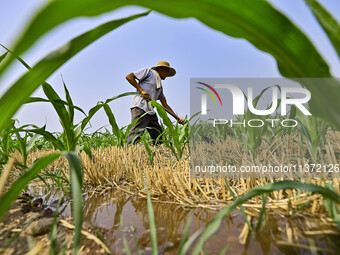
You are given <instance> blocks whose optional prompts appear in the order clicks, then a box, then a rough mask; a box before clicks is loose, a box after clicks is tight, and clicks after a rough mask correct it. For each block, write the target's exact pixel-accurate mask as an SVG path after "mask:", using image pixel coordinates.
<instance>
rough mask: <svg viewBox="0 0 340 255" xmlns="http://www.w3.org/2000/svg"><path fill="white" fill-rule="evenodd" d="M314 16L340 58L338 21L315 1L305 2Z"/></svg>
mask: <svg viewBox="0 0 340 255" xmlns="http://www.w3.org/2000/svg"><path fill="white" fill-rule="evenodd" d="M305 2H306V3H307V4H308V6H309V8H310V9H311V10H312V12H313V14H314V16H315V17H316V19H317V20H318V22H319V24H320V25H321V26H322V28H323V30H325V32H326V33H327V35H328V38H329V39H330V41H331V42H332V44H333V46H334V48H335V50H336V51H337V53H338V56H339V57H340V25H339V23H338V21H337V20H336V19H335V18H334V17H333V16H332V15H331V14H330V13H329V12H328V11H327V10H326V9H325V8H324V7H323V6H322V5H321V4H320V3H319V2H318V1H316V0H305Z"/></svg>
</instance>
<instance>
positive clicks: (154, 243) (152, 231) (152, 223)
mask: <svg viewBox="0 0 340 255" xmlns="http://www.w3.org/2000/svg"><path fill="white" fill-rule="evenodd" d="M147 206H148V216H149V224H150V236H151V247H152V255H157V254H158V250H157V234H156V223H155V215H154V212H153V207H152V202H151V197H150V191H148V198H147Z"/></svg>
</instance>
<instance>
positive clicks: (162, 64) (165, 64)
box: [151, 61, 176, 77]
mask: <svg viewBox="0 0 340 255" xmlns="http://www.w3.org/2000/svg"><path fill="white" fill-rule="evenodd" d="M157 67H167V68H169V74H168V76H167V77H171V76H174V75H175V74H176V70H175V69H174V68H172V67H170V64H169V62H167V61H159V62H158V64H157V65H156V66H153V67H151V68H152V69H157Z"/></svg>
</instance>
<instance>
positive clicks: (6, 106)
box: [0, 0, 340, 254]
mask: <svg viewBox="0 0 340 255" xmlns="http://www.w3.org/2000/svg"><path fill="white" fill-rule="evenodd" d="M305 2H306V3H307V5H308V7H309V8H310V9H311V11H312V12H313V13H314V15H315V17H316V19H317V20H318V22H319V23H320V24H321V26H322V27H323V29H324V30H325V32H326V34H327V35H328V37H329V40H330V42H331V43H332V44H333V46H334V49H335V50H336V51H337V53H338V55H340V44H339V41H340V40H339V33H338V32H337V31H339V30H340V26H339V24H338V23H337V22H336V20H335V19H333V18H332V16H331V15H330V14H329V13H328V12H327V11H326V10H325V9H324V8H323V7H322V6H321V5H320V4H319V3H318V2H317V1H315V0H305ZM134 4H137V5H140V6H143V7H146V8H149V9H151V10H154V11H157V12H160V13H163V14H165V15H168V16H171V17H175V18H186V17H193V18H196V19H198V20H200V21H201V22H203V23H204V24H206V25H208V26H209V27H211V28H213V29H216V30H218V31H221V32H223V33H225V34H227V35H231V36H234V37H238V38H244V39H246V40H248V41H249V42H251V43H252V44H253V45H254V46H255V47H257V48H258V49H260V50H262V51H265V52H267V53H269V54H271V55H272V56H273V57H274V58H275V59H276V61H277V63H278V66H279V70H280V72H281V74H282V76H284V77H287V78H292V77H294V78H306V77H307V78H315V77H318V78H319V77H321V78H325V77H327V78H330V77H331V74H330V72H329V67H328V65H327V63H326V62H325V60H324V59H323V58H322V57H321V56H320V54H319V52H318V51H317V50H316V49H315V47H314V46H313V44H312V43H311V42H310V40H309V38H308V37H307V36H306V35H305V34H304V33H303V32H302V31H301V30H299V29H298V28H297V27H296V26H295V25H294V24H293V23H292V22H291V21H290V20H289V19H288V18H287V17H285V16H284V15H283V14H281V13H280V12H278V11H277V10H276V9H275V8H274V7H273V6H272V5H270V4H269V3H268V2H267V1H262V0H256V1H254V0H247V1H242V2H238V3H232V2H231V1H225V2H220V1H214V0H211V1H208V0H202V1H201V0H200V1H195V2H192V1H180V2H179V1H168V2H162V3H160V2H159V1H151V0H150V1H144V2H143V3H140V2H136V1H114V2H112V1H106V0H100V1H97V2H96V3H94V2H91V1H78V0H74V5H69V3H68V1H66V0H59V1H51V2H49V3H48V4H47V5H46V6H45V7H44V8H43V9H41V10H40V12H39V13H38V14H37V15H36V16H35V17H34V18H33V20H32V22H31V23H30V25H29V26H28V27H27V29H26V31H25V32H24V33H23V34H22V35H21V37H20V39H19V40H18V41H17V43H16V44H15V45H14V46H13V47H12V48H11V49H9V48H7V47H5V46H4V45H1V46H2V48H3V53H1V52H0V77H1V76H2V75H3V74H4V73H5V71H6V70H7V69H8V67H9V66H10V64H11V63H12V62H13V61H19V62H20V63H21V64H22V65H23V66H24V67H25V68H27V72H26V73H25V74H24V75H23V76H22V77H20V78H19V79H18V80H17V81H16V82H14V83H13V84H12V85H11V86H10V87H9V88H8V90H7V91H6V92H4V93H3V94H2V95H1V98H0V112H1V118H0V174H1V175H0V204H1V206H0V219H5V218H6V217H8V213H9V212H11V211H13V209H11V206H12V205H13V204H14V203H18V200H19V199H23V197H25V196H26V197H27V196H29V194H25V193H27V192H28V193H29V190H30V189H32V187H33V188H34V187H38V186H44V187H46V188H47V189H49V190H53V191H55V190H60V191H62V192H63V193H64V194H67V196H69V197H71V198H72V199H71V200H70V201H71V202H70V203H71V209H70V210H71V215H72V218H71V220H70V221H69V222H67V221H65V220H63V219H61V218H59V217H58V211H59V209H60V202H58V205H57V206H56V209H55V211H54V212H53V217H52V219H53V220H52V222H51V229H49V239H48V240H47V241H46V240H45V243H44V244H42V243H41V242H39V243H37V242H35V241H34V238H33V239H30V238H27V240H28V241H27V242H28V243H29V245H28V247H29V249H28V250H26V251H25V252H28V251H30V252H31V254H37V253H39V252H41V251H43V252H44V253H46V254H47V253H48V254H58V253H64V252H67V253H73V254H78V253H80V254H89V253H91V252H90V251H88V250H87V248H88V247H90V245H89V244H88V242H89V241H88V240H92V241H94V242H95V243H96V244H97V245H99V247H101V250H100V252H102V253H111V252H112V250H110V249H108V248H107V245H106V241H105V240H102V238H99V237H97V236H96V235H95V233H92V232H91V231H90V230H88V229H87V228H86V226H85V225H84V224H85V223H84V221H83V213H84V207H85V208H86V207H87V206H88V204H86V197H92V196H94V194H97V193H100V194H103V193H104V194H105V192H108V190H115V191H120V192H123V193H126V194H129V195H131V196H136V197H138V198H139V199H142V200H144V202H145V203H146V204H147V205H146V208H147V210H146V215H147V218H148V221H147V222H148V225H149V229H150V231H149V233H148V239H149V240H150V247H151V249H150V250H149V251H148V252H146V253H147V254H158V252H159V251H160V247H159V246H158V243H157V238H158V237H159V236H158V234H157V231H158V230H157V222H158V221H157V220H155V216H157V215H158V214H159V213H158V212H159V211H158V210H159V209H157V208H158V207H157V204H162V205H164V206H163V207H167V206H169V210H171V209H170V208H172V207H171V206H172V205H174V204H175V205H177V206H180V207H183V208H200V209H202V210H203V209H204V210H210V211H213V212H214V217H212V218H209V220H208V221H207V222H205V223H206V225H205V227H204V228H201V229H198V230H197V231H196V232H194V233H192V232H190V231H189V230H190V225H191V224H192V222H193V221H191V220H190V219H188V220H185V221H184V223H183V224H182V225H181V226H179V225H180V224H179V225H178V226H177V227H178V228H179V227H180V228H181V229H182V230H181V231H182V235H181V238H180V240H179V242H178V244H177V245H176V247H175V248H176V249H175V250H174V251H173V252H172V253H176V254H188V253H190V254H212V253H209V250H206V247H207V246H206V245H207V244H208V243H209V240H210V238H211V237H214V234H215V233H216V232H217V231H218V230H219V227H220V226H221V224H222V223H224V222H225V221H228V219H229V218H228V217H229V216H230V215H232V213H233V211H234V210H235V209H237V210H239V212H240V214H241V215H242V217H243V218H242V219H243V223H242V224H243V228H242V231H241V232H240V233H238V238H239V239H238V240H239V243H240V244H242V245H246V246H247V243H248V241H249V239H250V238H251V236H254V235H256V236H260V237H261V235H262V237H263V235H264V232H263V230H264V229H265V228H266V227H267V226H268V224H269V221H268V217H269V215H274V216H275V217H277V218H283V219H288V218H290V219H292V222H293V223H292V224H288V223H287V224H285V225H284V226H282V225H280V226H279V225H278V226H277V227H276V229H277V231H280V233H281V235H282V240H281V241H279V242H277V243H278V245H282V246H287V247H291V250H289V251H291V252H294V253H304V252H307V253H308V254H309V253H310V254H318V253H322V254H332V253H336V247H338V246H339V233H340V211H339V210H340V207H339V204H340V181H339V179H338V178H335V177H332V176H327V177H325V178H312V176H311V178H296V177H295V178H289V179H287V178H286V179H280V178H268V177H263V178H226V177H220V178H191V177H190V157H192V156H193V155H194V156H195V158H202V156H200V155H206V154H202V153H203V150H205V149H207V148H208V149H209V151H210V153H211V154H210V155H213V156H216V157H218V158H221V157H222V158H227V160H228V161H229V162H232V163H233V164H235V165H256V164H259V163H262V164H264V163H270V164H283V165H284V164H289V163H299V164H300V163H301V164H305V163H313V162H318V163H322V164H333V165H339V163H340V132H339V129H340V115H339V113H340V104H338V97H339V96H340V84H339V83H338V81H336V80H335V83H334V82H333V83H325V84H324V86H323V87H320V86H316V85H315V84H313V82H310V83H306V84H305V86H306V88H307V89H308V90H309V91H310V92H311V94H312V95H318V97H312V99H311V100H310V102H309V106H308V107H309V109H310V111H311V113H312V114H313V115H312V116H308V117H305V116H303V115H301V114H300V113H299V111H298V110H297V109H294V108H292V109H291V110H290V112H289V113H288V114H289V117H290V118H294V119H296V120H297V121H298V126H297V127H296V128H294V129H285V128H282V127H277V128H271V127H269V126H265V127H263V128H261V129H254V128H249V127H248V128H244V127H242V126H239V127H238V128H229V127H228V126H226V125H224V126H222V125H221V126H219V127H218V128H214V129H212V128H211V126H210V125H209V124H207V123H204V122H199V121H196V122H194V121H193V118H194V116H192V118H191V119H186V121H185V124H184V125H183V126H180V125H179V124H178V123H176V124H174V123H172V122H171V120H170V119H169V117H168V116H167V114H166V112H165V110H164V109H163V108H162V106H161V105H159V104H158V103H157V102H155V101H151V104H152V105H153V106H154V107H155V108H156V109H157V112H158V115H159V116H160V120H161V121H162V126H163V130H164V133H163V138H162V139H163V141H162V142H163V143H162V145H160V146H154V145H152V142H151V141H150V137H149V135H148V134H147V132H145V134H144V135H143V136H142V139H141V142H140V143H139V144H138V145H130V146H127V145H126V141H127V136H128V133H129V130H130V128H131V127H132V125H133V124H134V123H131V124H130V125H129V126H126V127H122V128H120V127H118V125H117V122H116V119H115V116H114V114H113V111H112V109H111V107H110V105H109V103H110V102H111V101H113V100H119V98H122V97H126V96H132V95H134V94H136V93H135V92H127V93H124V94H120V95H117V96H114V97H112V98H109V99H107V100H106V101H103V102H98V103H97V104H96V105H95V106H94V107H93V108H91V109H90V110H89V111H88V112H87V113H85V112H84V110H82V108H81V107H79V106H76V105H74V103H73V101H72V97H71V95H70V93H69V91H68V89H67V86H66V84H67V81H65V82H64V91H65V96H60V95H58V94H57V93H56V91H55V90H54V88H53V86H52V85H51V84H49V83H47V82H46V79H47V78H48V77H49V76H51V75H52V74H53V73H54V72H55V71H56V70H57V69H58V68H59V67H60V66H62V65H63V64H65V63H66V62H67V61H68V60H69V59H71V58H72V57H73V56H75V55H76V54H77V53H78V52H80V51H81V50H83V49H84V48H86V47H87V46H88V45H90V44H91V43H92V42H94V41H96V40H97V39H99V38H100V37H102V36H103V35H105V34H107V33H108V32H111V31H112V30H114V29H115V28H117V27H120V26H122V25H123V24H125V23H127V22H129V21H132V20H135V19H138V18H140V17H142V16H146V15H147V14H148V13H149V12H145V13H142V14H138V15H134V16H131V17H128V18H125V19H121V20H113V21H110V22H107V23H105V24H102V25H100V26H98V27H96V28H94V29H92V30H90V31H88V32H86V33H83V34H82V35H80V36H77V37H75V38H74V39H73V40H71V41H70V42H68V43H67V44H66V45H65V46H63V47H61V48H60V49H57V50H55V51H54V52H52V53H50V54H49V55H48V56H46V57H45V58H43V59H42V60H41V61H39V62H38V63H37V64H35V65H34V66H33V67H30V66H29V65H28V64H27V63H26V62H25V60H24V59H22V58H21V57H20V56H22V55H23V53H24V52H26V51H27V50H28V49H29V48H31V47H32V46H33V45H34V43H35V42H36V41H37V40H38V39H39V38H40V37H41V36H42V35H44V34H45V33H47V32H49V31H50V30H51V29H52V28H54V27H55V26H57V25H58V24H61V23H63V22H65V21H67V20H71V19H73V18H76V17H79V16H96V15H99V14H102V13H105V12H108V11H112V10H115V9H117V8H119V7H122V6H125V5H134ZM176 4H181V6H182V8H176V7H175V6H176ZM255 6H256V7H255ZM60 8H66V9H68V10H69V11H68V12H67V13H60V15H59V16H51V15H49V14H51V13H54V12H58V10H60ZM259 14H261V19H260V20H259V18H258V17H259ZM47 17H48V18H47ZM232 17H234V18H232ZM42 24H44V26H42ZM264 24H265V25H264ZM267 24H270V26H268V25H267ZM282 26H284V28H285V30H286V31H287V33H290V34H291V35H292V36H291V37H289V38H288V39H287V38H286V37H284V35H283V34H282V33H281V32H280V31H281V29H280V28H282ZM263 38H266V39H267V40H263ZM290 40H291V41H290ZM273 42H274V43H273ZM306 52H308V61H305V58H306V56H307V55H306ZM39 86H42V88H43V91H44V93H45V96H46V97H45V98H37V97H31V95H32V93H33V92H34V91H35V90H36V89H37V88H38V87H39ZM18 91H20V93H18ZM261 95H262V93H261V94H260V95H259V96H258V100H260V99H261ZM63 98H65V99H63ZM37 102H40V103H45V104H52V105H53V108H54V110H55V111H56V113H57V114H58V116H59V120H60V123H61V126H62V130H63V131H62V132H60V133H52V132H49V131H48V130H46V127H45V126H43V127H38V126H35V125H33V124H31V125H24V126H19V125H18V123H17V122H16V120H14V119H13V116H14V115H15V113H16V112H17V111H18V109H19V108H20V107H21V106H22V105H23V104H29V103H30V104H32V103H37ZM102 110H104V111H105V113H106V116H107V119H108V123H109V124H110V129H109V130H108V129H106V128H102V129H100V130H98V131H96V132H94V133H92V134H88V133H86V132H85V130H86V128H87V127H88V126H89V124H90V121H91V119H92V117H93V116H94V115H95V114H96V113H97V112H98V111H102ZM76 111H78V112H80V113H82V114H83V116H84V118H83V120H82V121H80V122H79V123H75V120H74V116H75V112H76ZM251 117H252V116H251V113H249V112H247V113H246V114H245V115H244V116H243V117H239V120H242V118H244V119H246V120H247V118H251ZM274 117H275V118H278V119H279V118H281V117H280V116H274ZM257 118H258V117H257ZM193 144H194V145H195V146H194V147H193V146H192V145H193ZM200 146H203V147H200ZM202 148H203V149H202ZM337 169H338V168H337ZM60 200H61V199H59V201H60ZM32 204H34V203H32V202H31V205H32ZM166 217H167V216H164V218H166ZM299 217H305V218H306V219H305V221H304V222H303V224H302V225H303V226H304V227H303V231H302V234H301V230H300V229H297V228H296V227H295V224H294V220H296V221H298V219H299ZM313 220H314V221H315V220H316V222H317V223H315V222H314V221H313ZM312 221H313V224H312V223H311V222H312ZM70 222H71V223H70ZM0 224H1V225H0V226H2V230H1V232H0V233H4V231H5V225H4V224H3V223H2V222H1V223H0ZM30 224H33V220H31V221H29V222H28V223H27V222H26V225H25V226H22V227H20V228H14V229H11V231H12V232H11V233H12V234H11V235H10V236H9V237H6V238H5V239H4V238H3V237H1V239H0V243H1V242H2V243H3V244H2V247H0V253H3V254H6V253H8V252H9V251H10V250H9V249H10V247H11V244H12V243H15V240H16V238H18V237H19V236H20V234H21V233H22V232H24V230H25V229H26V228H28V227H29V225H30ZM59 225H62V226H64V227H65V228H67V229H68V231H69V232H67V233H68V234H65V236H66V237H65V236H63V237H60V234H59V232H58V231H59V229H60V228H59ZM57 226H58V227H57ZM329 235H330V236H331V238H328V237H329ZM0 236H1V234H0ZM310 236H313V237H315V236H317V237H318V238H319V237H320V238H324V239H327V240H328V241H327V243H326V244H325V243H324V242H323V243H322V242H321V246H322V247H320V245H319V243H318V241H316V239H313V238H310ZM99 239H100V240H99ZM3 240H5V241H6V242H3ZM247 240H248V241H247ZM301 240H302V241H304V242H302V243H301V242H300V241H301ZM305 240H307V242H306V241H305ZM40 241H41V240H40ZM123 244H124V253H126V254H131V253H134V252H135V251H134V250H133V248H132V247H130V245H129V244H128V242H127V241H126V239H124V238H123ZM230 245H231V244H228V243H227V242H226V243H222V244H220V245H219V247H218V248H220V252H221V254H224V253H226V252H227V251H228V249H230V250H232V247H230ZM324 246H326V247H324ZM131 249H132V250H133V251H132V252H131ZM249 252H251V251H249ZM161 253H162V252H161ZM263 253H265V252H263ZM281 253H286V252H285V251H284V250H281Z"/></svg>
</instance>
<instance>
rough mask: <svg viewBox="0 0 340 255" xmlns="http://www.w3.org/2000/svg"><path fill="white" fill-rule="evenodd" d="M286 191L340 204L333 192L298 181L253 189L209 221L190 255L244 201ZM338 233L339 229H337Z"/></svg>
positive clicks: (199, 247) (195, 252)
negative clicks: (314, 194)
mask: <svg viewBox="0 0 340 255" xmlns="http://www.w3.org/2000/svg"><path fill="white" fill-rule="evenodd" d="M286 189H298V190H306V191H310V192H315V193H318V194H321V195H323V196H324V197H325V198H327V199H329V200H332V201H334V202H336V203H340V196H339V195H338V194H336V193H335V192H334V191H332V190H330V189H328V188H324V187H320V186H318V185H314V184H310V183H301V182H298V181H291V180H286V181H278V182H273V183H269V184H267V185H264V186H261V187H256V188H253V189H252V190H251V191H249V192H247V193H246V194H244V195H243V196H242V197H240V198H238V199H237V200H236V201H234V203H232V204H231V205H229V206H227V207H225V208H224V209H223V210H222V211H220V212H219V213H218V214H217V215H216V217H215V218H214V219H213V220H212V221H210V222H209V223H208V224H207V226H206V229H205V231H204V232H203V233H202V235H201V237H200V239H199V240H198V243H197V245H196V246H195V248H194V251H193V253H192V254H194V255H197V254H199V252H200V251H201V249H202V247H203V244H204V243H205V242H206V241H207V240H208V238H209V237H210V236H211V235H213V234H214V233H215V232H216V231H217V230H218V228H219V226H220V224H221V222H222V221H223V219H224V218H225V217H226V216H227V215H228V214H229V213H230V212H231V211H232V210H234V209H235V208H236V207H238V206H240V205H242V204H243V203H244V202H245V201H247V200H248V199H251V198H252V197H255V196H259V195H262V194H267V193H269V192H272V191H275V190H286ZM339 231H340V229H339Z"/></svg>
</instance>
